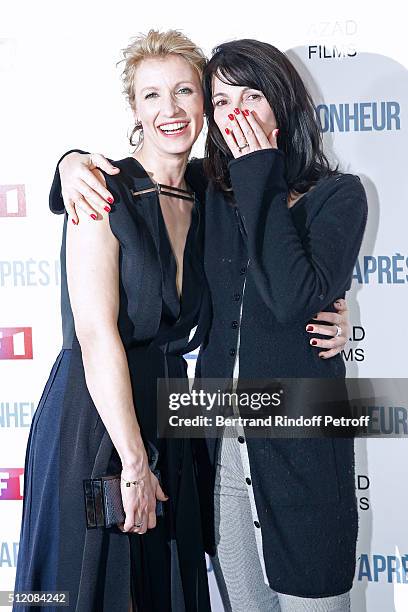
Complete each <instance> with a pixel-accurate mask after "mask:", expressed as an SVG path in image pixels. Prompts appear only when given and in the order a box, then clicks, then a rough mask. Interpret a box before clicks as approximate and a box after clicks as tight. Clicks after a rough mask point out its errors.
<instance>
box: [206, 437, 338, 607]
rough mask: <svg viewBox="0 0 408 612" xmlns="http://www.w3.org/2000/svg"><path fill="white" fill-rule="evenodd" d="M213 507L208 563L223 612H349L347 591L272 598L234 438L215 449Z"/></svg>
mask: <svg viewBox="0 0 408 612" xmlns="http://www.w3.org/2000/svg"><path fill="white" fill-rule="evenodd" d="M229 433H231V432H229ZM214 506H215V529H216V531H215V533H216V534H217V535H216V537H217V554H216V555H215V557H213V558H212V563H213V567H214V574H215V578H216V581H217V585H218V588H219V591H220V594H221V598H222V602H223V605H224V608H225V610H226V611H227V612H248V611H249V610H250V611H251V612H255V611H256V612H349V610H350V593H349V592H348V593H344V594H342V595H337V596H335V597H323V598H318V599H310V598H303V597H295V596H293V595H285V594H282V593H277V592H276V591H273V590H272V589H271V588H270V587H269V586H268V585H266V584H265V582H264V578H263V572H262V566H261V562H260V560H259V556H258V548H257V545H256V539H255V534H254V530H253V519H252V514H251V505H250V501H249V496H248V489H247V485H246V484H245V476H244V471H243V468H242V462H241V455H240V449H239V442H238V441H237V439H236V436H235V437H226V436H224V437H223V439H222V442H221V444H220V452H219V456H218V464H217V476H216V483H215V498H214Z"/></svg>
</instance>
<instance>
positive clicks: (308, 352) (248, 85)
mask: <svg viewBox="0 0 408 612" xmlns="http://www.w3.org/2000/svg"><path fill="white" fill-rule="evenodd" d="M204 86H205V96H206V115H207V117H208V121H209V134H208V140H207V154H208V161H207V164H208V172H209V175H210V182H209V186H208V190H207V195H206V235H205V269H206V274H207V278H208V282H209V286H210V292H211V301H212V321H211V327H210V330H209V332H208V336H207V338H206V341H205V343H204V345H203V346H202V348H201V351H200V356H199V361H198V374H199V376H201V377H203V378H206V377H212V378H213V377H220V378H232V377H233V375H234V377H236V376H237V375H238V374H239V376H240V377H242V378H243V379H253V378H258V379H259V378H272V377H286V378H288V377H292V378H297V377H301V378H308V377H321V378H327V377H344V375H345V368H344V363H343V361H342V358H341V356H340V355H339V354H338V355H336V356H334V358H333V359H325V358H324V353H320V354H318V353H316V352H315V349H314V346H316V345H317V346H323V344H322V343H323V342H326V343H327V341H323V340H321V339H314V338H313V339H311V340H310V343H309V342H308V334H310V333H315V332H316V333H318V334H319V335H320V334H327V333H330V334H331V335H333V336H334V335H335V334H336V333H337V332H338V331H339V329H338V328H339V320H338V314H337V313H336V312H335V308H334V307H333V305H332V304H333V302H334V300H336V299H337V298H339V296H342V295H343V294H344V292H345V291H346V290H347V289H348V288H349V286H350V282H351V274H352V269H353V265H354V262H355V259H356V257H357V254H358V250H359V248H360V244H361V240H362V236H363V232H364V227H365V222H366V214H367V205H366V198H365V193H364V189H363V188H362V186H361V183H360V181H359V179H358V178H357V177H355V176H352V175H344V174H340V173H338V172H337V171H335V170H331V169H330V167H329V164H328V162H327V160H326V158H325V156H324V155H323V152H322V148H321V139H320V134H319V129H318V125H317V124H316V120H315V116H314V110H313V104H312V101H311V99H310V97H309V95H308V93H307V91H306V89H305V86H304V84H303V83H302V81H301V79H300V77H299V75H298V74H297V72H296V71H295V69H294V67H293V66H292V65H291V64H290V62H289V61H288V59H287V57H286V56H285V55H284V54H282V53H281V52H279V51H278V50H277V49H275V48H274V47H272V46H271V45H268V44H266V43H259V42H257V41H252V40H243V41H235V42H231V43H227V44H225V45H221V46H220V47H218V48H217V50H216V52H215V55H214V56H213V58H212V59H211V61H210V62H209V64H208V66H207V68H206V71H205V79H204ZM278 130H279V135H278ZM84 159H85V162H81V163H82V166H81V168H80V170H78V167H79V166H78V164H79V162H78V159H77V158H76V157H75V156H74V157H71V159H70V160H69V159H68V158H67V159H66V161H65V166H64V168H63V171H64V172H65V178H66V182H65V187H64V191H65V193H66V194H67V198H68V199H69V192H70V190H71V191H72V193H74V192H75V191H76V192H77V193H81V194H82V195H85V196H88V200H90V203H92V204H94V206H95V207H96V208H97V206H98V199H100V197H99V196H98V193H100V194H102V195H106V192H105V191H104V190H103V188H100V187H99V186H98V185H96V183H95V180H94V178H93V177H92V180H91V181H90V183H91V187H92V188H93V192H91V194H90V192H89V191H88V193H84V191H81V183H80V181H82V180H83V179H84V178H86V176H87V175H86V174H84V170H85V169H86V166H88V168H89V167H91V168H92V167H93V164H94V163H95V161H97V162H98V163H100V164H101V167H103V169H106V170H107V171H112V170H111V169H109V166H108V165H107V162H106V160H101V158H98V159H96V158H95V157H93V159H89V157H86V158H84ZM72 164H73V165H74V166H75V164H76V171H74V170H73V169H72ZM70 165H71V166H70ZM73 174H74V175H75V174H77V177H78V178H76V179H75V180H73V179H72V176H73ZM67 176H68V177H69V178H68V179H67ZM74 185H75V188H74V187H73V186H74ZM108 195H109V194H108ZM71 199H72V200H73V201H74V202H75V201H76V199H75V197H72V198H71ZM81 206H84V203H83V201H82V202H81ZM68 209H69V212H71V213H72V214H73V215H74V212H73V209H72V206H69V207H68ZM321 311H325V312H324V314H322V312H321ZM316 313H319V314H318V315H317V316H316ZM323 320H325V321H328V322H330V323H332V324H333V325H331V326H330V327H327V328H325V327H324V326H321V325H319V322H320V321H323ZM329 329H330V332H329V331H328V330H329ZM333 342H338V339H337V340H334V341H333ZM335 350H336V349H334V351H335ZM328 356H332V354H329V355H328ZM198 459H199V473H200V482H201V484H202V489H203V495H202V505H203V509H204V510H205V511H206V512H204V519H205V520H204V528H206V527H207V529H205V531H206V537H207V550H209V551H211V552H212V553H214V552H216V555H215V557H214V567H215V570H216V576H217V581H218V584H219V586H220V590H221V594H222V597H223V602H224V606H225V608H226V609H227V610H233V611H234V612H238V611H240V610H257V611H259V612H263V611H266V610H268V612H270V611H271V610H276V611H281V612H286V611H288V610H290V611H291V612H297V611H298V610H299V611H300V610H308V611H310V612H318V611H323V610H327V611H329V610H331V611H337V612H345V611H346V610H348V609H349V590H350V588H351V584H352V579H353V573H354V564H355V544H356V535H357V509H356V498H355V492H354V450H353V444H352V441H350V440H331V439H325V440H272V439H267V440H259V439H258V440H257V439H251V438H250V437H248V438H246V435H245V431H235V432H234V436H233V437H228V436H226V435H224V437H223V439H222V442H221V444H219V443H214V444H211V442H208V444H205V445H202V447H201V448H200V449H199V454H198ZM214 483H215V496H214V507H215V529H214V524H213V520H212V519H213V516H212V513H213V507H212V503H211V500H210V497H212V496H210V495H208V491H212V490H213V488H214ZM206 485H207V489H205V486H206ZM206 492H207V495H206Z"/></svg>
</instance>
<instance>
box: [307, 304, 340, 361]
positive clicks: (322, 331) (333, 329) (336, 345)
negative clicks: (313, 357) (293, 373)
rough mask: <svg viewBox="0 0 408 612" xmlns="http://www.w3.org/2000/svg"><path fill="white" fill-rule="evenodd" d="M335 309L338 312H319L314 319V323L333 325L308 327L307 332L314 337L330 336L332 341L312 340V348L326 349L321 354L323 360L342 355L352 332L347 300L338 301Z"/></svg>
mask: <svg viewBox="0 0 408 612" xmlns="http://www.w3.org/2000/svg"><path fill="white" fill-rule="evenodd" d="M334 307H335V309H336V310H337V312H319V313H318V314H317V315H316V316H315V317H313V321H324V322H326V323H331V325H319V324H315V323H308V325H306V331H307V332H309V333H310V334H312V335H313V334H319V335H322V336H330V340H322V339H320V338H312V339H311V340H310V344H311V345H312V346H315V347H320V348H324V349H326V350H324V351H321V352H320V353H319V357H321V358H322V359H329V358H330V357H334V356H335V355H337V354H338V353H341V351H342V350H343V348H344V347H345V345H346V343H347V340H348V338H349V336H350V332H351V329H350V321H349V316H348V308H347V302H346V300H343V299H338V300H336V301H335V302H334ZM339 329H340V333H339Z"/></svg>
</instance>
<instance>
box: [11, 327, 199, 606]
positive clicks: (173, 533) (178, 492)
mask: <svg viewBox="0 0 408 612" xmlns="http://www.w3.org/2000/svg"><path fill="white" fill-rule="evenodd" d="M164 360H166V370H167V372H166V374H167V375H170V376H171V377H185V376H186V366H185V361H184V359H182V358H181V357H175V356H164V355H163V353H162V352H161V351H160V350H158V349H157V351H149V352H148V353H147V352H146V350H145V349H143V348H140V349H135V350H132V352H131V354H129V353H128V362H129V370H130V375H131V381H132V387H133V395H134V402H135V407H136V412H137V417H138V421H139V424H140V426H141V431H142V434H143V435H144V438H145V439H148V440H151V441H152V442H153V443H154V444H155V445H156V446H157V447H158V448H159V464H158V467H159V468H160V470H161V475H162V480H163V489H164V491H165V492H166V493H167V494H168V495H169V496H170V499H169V501H168V502H165V513H164V517H159V518H158V524H157V527H156V528H155V529H152V530H149V531H148V532H147V533H146V534H144V535H141V536H140V535H137V534H125V533H122V532H121V531H120V530H119V529H118V528H117V527H112V528H111V529H93V530H87V529H86V521H85V505H84V499H83V489H82V481H83V479H84V478H92V477H98V476H101V475H104V474H111V473H116V471H119V470H120V461H119V457H118V455H117V453H116V450H115V449H114V447H113V445H112V442H111V440H110V437H109V435H108V433H107V431H106V429H105V427H104V425H103V423H102V421H101V419H100V417H99V414H98V412H97V411H96V408H95V406H94V404H93V402H92V399H91V397H90V395H89V393H88V391H87V388H86V383H85V375H84V370H83V364H82V358H81V352H80V348H79V344H78V342H77V340H76V339H75V341H74V345H73V349H72V350H68V349H63V350H62V351H61V352H60V354H59V355H58V357H57V359H56V361H55V364H54V366H53V368H52V371H51V374H50V377H49V379H48V382H47V384H46V386H45V389H44V392H43V395H42V397H41V400H40V403H39V405H38V407H37V410H36V412H35V414H34V418H33V422H32V425H31V429H30V434H29V439H28V445H27V452H26V460H25V481H24V500H23V516H22V525H21V535H20V547H19V554H18V561H17V573H16V582H15V591H16V592H21V591H68V593H69V607H68V608H64V609H66V610H69V611H75V612H102V611H106V612H127V611H128V606H129V598H130V596H131V597H132V603H133V607H134V610H135V611H136V610H137V611H138V612H167V611H169V612H170V611H174V612H176V611H177V612H183V611H185V612H195V611H197V612H208V611H209V610H210V602H209V595H208V584H207V571H206V565H205V555H204V547H203V542H202V535H201V523H200V512H199V502H198V495H197V488H196V482H195V470H194V465H193V458H192V452H191V443H190V440H166V439H162V440H158V439H157V438H156V420H155V413H156V380H157V377H159V376H164ZM107 375H108V373H107ZM33 609H42V608H41V607H35V608H33V607H27V612H29V611H31V610H33ZM59 609H61V608H60V607H58V608H57V607H55V610H59ZM13 610H15V611H16V612H17V611H19V612H21V611H22V610H25V608H24V607H22V606H18V607H15V608H13ZM44 610H48V611H49V610H54V607H49V606H47V607H44Z"/></svg>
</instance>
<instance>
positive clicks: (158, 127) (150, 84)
mask: <svg viewBox="0 0 408 612" xmlns="http://www.w3.org/2000/svg"><path fill="white" fill-rule="evenodd" d="M134 88H135V99H134V109H135V116H136V117H137V119H138V120H139V121H141V123H142V126H143V147H148V148H149V149H150V148H153V149H155V150H156V151H157V152H158V153H162V154H163V153H165V154H175V155H179V154H186V153H187V154H188V152H189V151H190V149H191V147H192V146H193V144H194V142H195V141H196V140H197V138H198V135H199V134H200V132H201V130H202V127H203V121H204V120H203V114H204V97H203V90H202V85H201V80H200V77H199V74H198V72H197V70H196V69H195V68H194V67H193V66H192V65H191V64H190V63H189V62H188V61H187V60H186V59H184V57H182V56H180V55H176V54H173V55H168V56H165V57H162V58H159V57H158V58H148V59H144V60H142V61H141V63H140V65H139V66H138V67H137V70H136V74H135V80H134Z"/></svg>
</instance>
